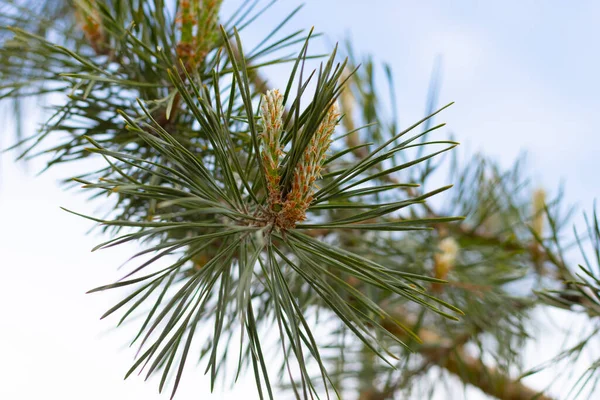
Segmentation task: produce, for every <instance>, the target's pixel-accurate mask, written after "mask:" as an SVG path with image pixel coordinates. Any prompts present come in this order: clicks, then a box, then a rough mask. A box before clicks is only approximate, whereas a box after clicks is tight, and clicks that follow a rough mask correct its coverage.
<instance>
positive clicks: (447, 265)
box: [432, 237, 460, 291]
mask: <svg viewBox="0 0 600 400" xmlns="http://www.w3.org/2000/svg"><path fill="white" fill-rule="evenodd" d="M438 249H439V250H440V252H439V253H436V254H435V255H434V256H433V261H434V275H435V277H436V278H438V279H446V277H447V276H448V273H449V272H450V271H451V270H452V269H453V268H454V265H455V263H456V258H457V257H458V252H459V250H460V248H459V246H458V243H457V242H456V240H454V238H452V237H447V238H445V239H442V240H441V241H440V243H439V244H438ZM432 289H433V290H434V291H440V290H441V285H436V284H434V285H433V287H432Z"/></svg>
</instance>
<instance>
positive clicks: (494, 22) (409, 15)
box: [0, 0, 600, 400]
mask: <svg viewBox="0 0 600 400" xmlns="http://www.w3.org/2000/svg"><path fill="white" fill-rule="evenodd" d="M239 3H240V2H239V1H235V0H224V5H223V15H224V16H226V15H229V14H231V13H232V12H233V10H235V9H236V7H237V6H238V5H239ZM297 4H298V3H297V2H289V1H286V2H284V1H280V2H278V3H277V4H275V5H274V6H273V7H272V8H271V9H270V10H269V11H268V12H267V13H266V14H265V16H264V17H262V18H265V19H272V23H269V24H266V23H265V24H261V23H258V24H252V25H251V26H249V27H248V28H247V29H245V30H244V31H243V32H242V39H243V40H244V42H245V44H246V45H247V46H252V44H255V43H257V42H258V41H259V40H260V39H262V38H263V37H264V35H265V34H267V33H268V32H269V31H270V29H271V28H272V26H273V25H274V24H276V23H277V22H279V21H281V20H282V19H283V18H285V16H286V15H287V14H288V13H289V12H290V11H291V10H292V9H293V8H294V7H295V6H296V5H297ZM599 20H600V2H598V1H592V0H589V1H578V2H568V3H567V2H564V1H541V0H540V1H534V0H531V1H515V0H512V1H504V2H479V1H461V2H456V1H427V2H411V1H392V0H388V1H384V0H373V1H370V2H363V1H358V0H345V1H333V0H326V1H308V2H306V4H305V7H304V8H303V9H302V10H301V11H300V12H299V13H298V14H297V16H296V17H295V18H294V19H293V20H292V21H291V22H290V27H289V29H290V30H296V29H302V28H309V27H311V26H315V29H316V31H317V32H323V33H324V36H323V37H322V38H320V39H318V40H316V41H315V42H314V43H313V44H312V45H311V46H312V50H313V52H315V53H319V52H329V51H330V50H331V49H332V47H333V45H334V44H335V43H336V42H338V41H340V42H343V41H345V40H349V41H350V43H351V44H352V46H353V48H354V51H355V53H356V54H358V55H360V54H371V55H373V56H374V58H375V60H376V61H379V62H387V63H389V65H390V66H391V67H392V69H393V72H394V78H395V85H396V87H395V88H393V89H394V90H395V92H396V95H397V99H398V110H397V111H398V115H399V118H400V124H401V127H406V126H408V125H410V124H412V123H413V122H415V121H416V120H418V119H420V118H422V116H423V115H424V113H425V109H426V103H427V97H428V90H429V85H430V80H431V76H432V71H434V70H436V69H437V70H438V71H439V75H438V76H439V89H440V90H439V98H438V104H439V105H444V104H446V103H448V102H450V101H455V102H456V104H455V105H453V106H452V107H451V108H450V109H448V110H447V111H445V112H444V113H443V115H442V116H441V117H439V118H438V121H439V122H442V121H443V122H447V124H448V125H447V126H448V129H447V131H446V133H447V134H448V135H453V136H454V137H455V139H456V140H457V141H459V142H461V146H460V148H459V151H460V152H461V154H462V155H473V154H475V153H477V152H481V153H483V154H485V155H488V156H491V157H493V158H494V159H496V160H497V161H499V162H500V164H501V165H503V166H506V167H508V166H510V165H512V164H513V162H514V160H515V159H516V158H517V157H518V156H519V155H520V154H521V153H523V152H527V154H528V163H527V171H526V175H528V176H531V178H532V179H533V182H534V184H535V185H536V186H540V187H546V188H548V189H550V190H553V189H555V188H557V187H558V185H559V184H560V183H564V189H565V198H566V201H567V203H570V204H578V205H580V206H581V208H584V209H591V206H592V201H593V199H595V198H598V197H600V185H599V184H598V173H599V171H600V157H599V153H600V138H599V131H598V128H597V126H596V123H597V121H596V119H597V116H598V115H599V113H598V110H600V97H599V96H598V93H600V79H598V71H600V49H599V48H598V38H599V37H600V24H598V21H599ZM287 74H288V71H287V69H286V66H278V67H276V68H272V69H271V72H270V73H269V74H267V75H266V76H267V78H268V81H269V85H270V86H271V87H281V86H283V85H284V82H285V79H286V76H287ZM383 84H384V82H383V81H382V85H383ZM384 89H385V90H387V88H384ZM32 111H33V114H35V113H36V112H35V110H32ZM33 114H32V115H33ZM2 118H3V122H2V128H3V129H2V134H0V147H2V148H6V147H8V146H9V145H10V144H11V143H12V141H13V139H12V138H13V133H12V132H13V130H14V120H13V119H11V112H10V110H3V111H2ZM25 123H26V126H25V128H26V131H30V130H31V129H33V128H34V127H35V124H36V121H35V118H28V119H27V120H26V121H25ZM14 157H15V153H11V152H9V153H4V154H2V155H1V159H0V162H1V171H0V210H1V211H0V212H1V214H0V265H1V266H2V268H1V277H0V312H1V313H2V315H1V317H0V338H1V340H0V359H1V360H2V362H1V363H0V398H1V399H11V400H12V399H42V398H43V399H106V398H115V399H125V398H128V399H141V398H143V399H159V398H166V397H167V394H164V395H162V396H161V395H159V394H158V393H157V388H156V385H155V384H145V383H144V382H143V380H142V379H139V378H138V377H133V378H132V379H129V380H128V381H123V376H124V373H125V372H126V370H127V369H128V368H129V365H130V362H131V360H132V357H133V355H134V352H133V351H132V349H128V348H127V347H126V343H127V340H128V339H130V330H128V328H127V327H124V328H123V329H119V330H115V329H113V327H114V324H113V322H112V321H109V322H106V321H102V322H100V321H98V319H99V316H100V315H102V313H103V312H104V311H105V310H106V309H107V308H108V307H109V306H111V305H112V304H113V303H114V302H115V301H116V300H117V299H118V294H115V293H104V294H100V295H98V294H97V295H85V294H84V293H85V291H86V290H88V289H90V288H92V287H96V286H98V285H99V284H102V283H107V282H110V281H112V280H114V278H115V276H116V275H115V270H116V268H117V267H118V266H119V265H121V264H122V263H123V262H124V261H125V260H127V258H128V257H129V255H130V254H132V250H133V249H132V247H128V246H126V245H125V246H119V247H117V248H113V249H110V250H104V251H102V252H98V253H90V251H89V250H90V249H91V248H92V247H93V246H94V245H95V244H97V243H98V242H100V241H101V238H100V237H99V236H98V234H97V233H93V234H91V235H86V232H87V231H88V230H89V229H90V228H91V224H90V223H89V221H86V220H84V219H82V218H78V217H75V216H73V215H70V214H67V213H65V212H64V211H62V210H60V208H59V206H64V207H67V208H69V209H72V210H76V211H82V212H90V211H93V209H94V207H95V205H94V204H89V203H86V198H85V197H84V196H83V195H81V194H80V193H77V192H76V191H64V190H63V189H62V188H61V187H60V186H59V183H58V181H59V180H60V179H63V178H65V177H67V176H69V175H72V174H73V173H74V172H76V171H72V168H73V167H72V166H70V165H65V166H59V167H57V168H54V169H52V170H50V171H48V172H44V173H43V174H41V175H39V176H38V175H37V173H38V172H39V171H41V169H42V168H43V166H44V160H43V159H35V160H33V161H31V162H28V163H27V164H22V163H19V164H17V163H15V162H14ZM69 169H71V170H69ZM447 183H451V182H447ZM538 314H539V316H538V317H536V321H539V326H538V327H537V329H539V331H540V332H541V335H540V338H541V340H539V341H538V342H537V343H535V344H531V345H530V346H529V347H527V348H524V349H523V351H524V352H525V354H526V360H528V361H527V363H528V364H531V366H534V365H537V364H539V363H541V362H543V361H545V360H547V359H548V358H549V357H551V356H553V355H555V354H556V353H557V352H558V351H559V349H560V347H561V346H562V345H563V343H562V340H563V339H564V337H565V335H564V334H563V335H561V334H560V333H561V332H562V331H563V330H565V329H567V328H573V327H574V326H577V324H580V323H583V322H584V321H583V320H581V321H580V320H578V319H576V318H574V317H572V316H570V315H569V316H568V317H566V315H567V314H563V313H562V312H560V311H556V310H551V311H548V310H546V309H544V310H540V311H539V312H538ZM563 333H564V332H563ZM589 363H590V360H589V359H586V360H583V359H582V360H580V364H581V365H579V363H578V365H576V368H575V369H574V371H573V372H572V373H573V374H577V373H580V372H581V371H582V370H581V368H585V367H586V366H587V365H589ZM578 371H579V372H578ZM556 372H557V371H551V370H550V371H545V372H542V373H540V374H537V375H533V376H531V377H528V378H526V379H525V382H527V383H528V384H529V385H530V386H532V387H535V388H538V389H541V388H543V387H545V386H546V384H547V383H548V380H549V379H553V378H554V376H555V375H554V374H556ZM455 386H456V387H453V388H451V389H452V390H451V393H455V394H456V395H455V396H453V397H452V398H467V399H485V398H486V396H485V395H483V394H481V393H479V392H478V391H477V390H475V389H464V388H463V387H462V386H461V385H460V384H459V383H456V385H455ZM569 389H570V386H569V384H567V383H565V384H564V385H561V384H560V383H559V384H558V385H556V386H555V387H553V389H552V391H551V393H552V394H554V395H555V396H556V397H557V398H563V397H565V396H566V394H567V393H568V392H569ZM208 390H209V389H208V378H207V377H205V376H203V369H202V368H197V369H190V372H188V373H187V375H186V378H185V379H184V384H183V386H182V387H181V389H180V391H179V393H178V395H177V398H178V399H180V400H187V399H196V398H211V399H213V398H214V399H238V398H240V397H242V396H243V397H245V398H248V399H252V398H255V396H256V390H255V388H254V379H253V377H252V376H246V377H242V378H241V381H240V382H238V384H237V385H236V386H235V388H233V389H231V390H229V389H227V388H221V387H218V388H217V390H216V391H215V392H214V393H213V394H212V395H211V396H208V395H207V393H208ZM288 397H289V398H291V394H290V393H285V394H281V395H280V396H278V397H277V398H278V399H279V398H281V399H285V398H288Z"/></svg>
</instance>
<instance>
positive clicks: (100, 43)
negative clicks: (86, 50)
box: [75, 0, 108, 54]
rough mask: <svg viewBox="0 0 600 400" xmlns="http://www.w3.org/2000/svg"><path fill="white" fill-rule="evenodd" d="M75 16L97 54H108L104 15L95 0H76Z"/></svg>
mask: <svg viewBox="0 0 600 400" xmlns="http://www.w3.org/2000/svg"><path fill="white" fill-rule="evenodd" d="M75 17H76V18H77V20H78V22H79V25H80V26H81V29H82V30H83V33H84V35H85V37H86V39H87V40H88V42H89V44H90V46H92V48H93V49H94V51H95V52H96V54H106V53H107V50H108V46H107V45H106V36H105V34H104V29H103V28H102V17H101V16H100V11H99V10H98V4H96V1H95V0H76V1H75Z"/></svg>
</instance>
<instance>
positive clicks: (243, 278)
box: [0, 0, 600, 400]
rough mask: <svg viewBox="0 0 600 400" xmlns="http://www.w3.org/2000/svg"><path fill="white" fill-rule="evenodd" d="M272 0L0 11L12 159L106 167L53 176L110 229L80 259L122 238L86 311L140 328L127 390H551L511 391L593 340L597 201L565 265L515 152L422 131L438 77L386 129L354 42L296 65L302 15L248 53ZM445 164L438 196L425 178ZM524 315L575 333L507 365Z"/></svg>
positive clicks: (429, 125)
mask: <svg viewBox="0 0 600 400" xmlns="http://www.w3.org/2000/svg"><path fill="white" fill-rule="evenodd" d="M270 4H272V3H262V2H260V1H255V2H244V3H243V4H242V5H241V6H240V8H239V9H238V10H237V11H236V12H235V13H234V14H233V15H230V16H224V15H222V13H220V6H221V1H219V0H180V1H163V0H132V1H120V0H73V1H66V0H47V1H42V2H38V1H35V2H34V1H31V2H28V1H16V0H14V1H11V0H3V1H2V2H1V3H0V14H1V15H2V16H0V20H1V23H2V25H3V28H2V31H1V32H2V33H1V34H0V40H1V50H0V61H1V62H0V80H1V82H0V99H2V100H9V101H10V102H11V103H12V105H13V106H14V110H15V111H17V115H18V114H19V113H18V111H19V110H20V109H22V107H23V105H24V104H26V105H28V104H31V101H32V99H40V98H44V99H45V100H46V102H47V103H46V104H47V107H46V109H45V111H44V112H43V118H44V122H43V124H41V125H40V127H39V129H38V130H37V131H36V132H35V134H33V135H32V136H30V137H26V138H23V137H21V139H20V140H19V143H17V145H15V146H14V148H13V151H16V152H18V154H19V158H23V159H27V158H30V157H34V156H39V155H43V156H45V157H46V158H47V159H48V163H47V168H51V167H53V166H54V165H57V164H63V163H73V164H74V165H75V164H76V163H77V162H78V161H81V160H83V159H87V158H94V159H101V160H103V161H104V166H102V167H100V168H99V169H96V170H89V171H80V172H78V174H77V176H74V177H69V179H68V180H67V182H70V184H76V185H77V186H81V187H83V188H84V189H85V191H86V192H87V193H90V197H91V198H94V199H95V200H96V201H97V202H99V203H100V204H101V205H102V207H103V209H104V210H105V211H106V213H105V214H104V215H103V216H87V215H83V214H81V213H79V212H76V211H69V212H71V213H74V214H77V215H81V216H82V217H84V218H88V219H89V220H91V221H93V222H94V223H95V224H96V225H97V226H99V227H100V229H102V230H103V232H105V233H106V234H107V235H109V237H110V239H109V240H107V241H105V242H104V243H101V244H100V245H98V246H97V247H96V248H95V249H94V250H98V249H105V248H110V247H113V246H117V245H120V244H123V243H136V244H137V245H138V246H139V248H140V250H139V252H138V253H137V254H134V255H132V257H131V259H130V261H129V262H128V264H127V265H130V266H129V270H128V272H127V273H126V274H125V275H124V276H122V277H120V278H119V279H118V280H117V281H116V282H114V283H109V284H105V285H103V286H100V287H98V288H96V289H93V290H91V291H90V292H102V291H105V290H118V291H120V292H121V293H122V294H123V300H122V301H120V302H118V303H117V304H115V305H114V306H112V307H111V308H109V309H108V310H107V312H106V313H105V314H104V315H103V316H102V317H103V318H104V317H109V316H111V317H115V316H116V317H117V321H118V322H117V323H118V324H122V323H124V322H126V321H132V323H136V324H138V331H137V334H136V335H135V337H134V338H132V341H131V345H135V346H137V348H138V355H137V357H136V359H135V361H134V363H133V365H132V366H131V368H130V369H129V370H128V372H127V374H126V376H129V375H131V374H132V373H134V372H139V373H142V374H143V375H144V376H145V377H146V378H149V377H151V376H156V377H157V381H158V386H159V390H161V391H162V390H169V392H170V393H171V396H174V395H175V393H176V391H177V389H178V387H179V386H180V385H181V382H182V376H184V372H186V375H191V374H192V373H194V372H193V371H194V368H193V364H195V363H198V362H200V365H202V366H203V367H204V370H203V371H204V372H205V373H206V374H207V375H208V376H209V380H210V383H211V388H214V387H215V385H216V384H218V380H219V378H221V379H223V377H225V376H227V377H228V378H227V379H229V380H230V381H235V380H237V378H238V377H239V376H240V374H242V373H246V372H248V373H251V374H252V375H253V376H254V377H255V380H256V387H257V393H258V396H259V397H260V398H276V397H277V393H279V392H280V391H289V392H290V393H293V395H294V396H295V397H296V398H347V397H348V396H350V397H356V396H358V397H359V398H360V399H364V400H367V399H386V398H393V396H401V398H404V397H406V396H410V395H412V396H415V398H423V397H429V396H432V395H433V394H435V393H437V392H439V391H441V390H444V389H443V385H442V386H440V385H439V378H440V376H441V377H442V378H444V379H447V378H448V377H452V378H451V379H454V380H456V379H458V380H460V381H462V383H464V384H465V385H472V386H475V387H477V388H479V389H480V390H482V391H483V392H484V393H487V394H489V395H490V396H492V397H495V398H500V399H526V398H538V399H549V398H551V397H550V395H549V394H548V393H550V392H551V390H549V391H544V390H545V389H546V388H540V389H541V391H539V392H538V391H537V390H534V389H531V388H529V387H528V386H526V385H525V384H524V383H523V382H522V381H521V379H520V378H525V377H526V376H528V375H531V374H533V373H535V372H537V371H539V370H541V369H542V368H545V367H548V366H550V365H556V363H560V362H562V361H564V360H566V359H568V358H569V357H571V358H572V357H576V356H577V354H580V353H581V352H582V351H583V350H584V349H585V348H586V346H587V345H588V344H589V343H591V341H592V340H593V339H594V338H595V337H597V316H598V314H599V310H600V270H599V269H600V250H599V249H600V230H599V228H598V226H599V222H598V217H597V215H596V213H595V209H594V213H593V215H592V216H591V217H590V216H586V217H585V221H586V229H585V235H584V236H585V238H587V241H586V239H585V238H584V237H583V236H582V235H581V233H579V231H577V230H576V231H575V233H574V235H573V236H574V238H575V245H578V247H579V248H580V250H581V256H582V259H583V263H582V265H581V266H577V268H575V267H573V266H572V265H571V264H570V262H569V261H568V260H569V258H567V256H566V253H565V252H566V251H567V250H568V249H569V248H570V247H572V246H573V243H567V244H565V243H563V242H564V241H565V240H568V239H565V238H568V237H569V235H568V234H565V233H564V231H565V229H568V226H569V224H570V223H571V222H570V216H571V214H572V210H571V209H567V211H566V212H565V207H564V205H563V201H562V197H561V193H560V192H559V194H558V195H557V196H556V197H555V198H552V199H547V198H546V197H547V195H546V192H544V191H543V190H539V189H537V190H536V188H535V187H533V185H532V184H531V183H530V182H529V181H528V180H527V179H526V178H525V177H523V176H522V171H523V168H522V160H519V161H518V162H517V163H515V165H514V167H513V168H511V169H509V170H502V169H501V168H500V167H499V166H498V165H497V164H496V163H494V162H493V161H491V160H489V159H487V158H485V157H484V156H480V155H476V156H474V157H470V158H469V159H468V161H467V162H463V161H461V159H460V157H459V156H458V154H457V152H456V150H454V148H455V147H456V146H457V144H458V143H456V142H455V141H453V140H449V139H446V138H445V137H444V134H443V133H440V132H441V131H442V128H443V127H444V124H436V123H435V118H437V117H439V116H443V111H444V110H445V109H446V108H447V107H448V106H449V105H447V106H444V107H441V108H439V109H436V97H437V95H436V90H437V84H436V81H435V79H434V80H433V81H432V87H431V89H430V99H429V101H428V105H427V109H428V110H427V113H426V116H425V117H424V118H423V119H422V120H420V121H418V122H416V123H414V124H412V125H410V126H409V127H408V128H406V129H400V128H399V127H400V122H399V120H398V117H397V114H396V100H395V97H394V93H393V92H392V93H385V94H381V93H380V90H379V89H378V88H379V86H378V84H377V82H378V79H379V77H378V76H379V75H378V74H380V73H381V72H383V76H384V78H385V79H387V82H388V86H389V87H393V74H392V72H391V69H390V68H389V67H388V66H384V67H383V68H379V67H378V66H377V65H376V64H375V63H374V62H373V61H372V60H371V59H370V58H366V59H363V60H360V61H362V65H360V66H359V63H360V62H359V60H358V58H357V56H356V55H355V54H354V52H353V50H352V48H351V46H347V47H346V48H345V49H344V50H340V49H338V48H337V47H335V48H333V49H332V51H331V54H328V55H319V54H312V53H311V50H310V49H311V46H310V44H311V42H312V41H313V40H314V39H315V38H316V37H317V36H318V34H315V33H314V32H313V31H312V30H309V31H296V32H291V33H286V29H287V28H286V24H287V23H288V22H289V21H290V19H291V18H293V17H294V16H295V14H296V13H297V12H298V10H299V8H296V9H293V10H291V13H290V14H289V16H288V17H287V18H286V19H285V20H284V21H282V22H281V23H276V24H273V29H272V31H271V32H270V33H269V34H268V35H267V36H266V37H265V38H264V40H262V41H260V43H259V44H258V45H257V46H255V47H254V48H252V49H248V48H246V47H245V46H244V40H243V36H244V29H245V28H246V27H248V26H249V25H251V24H254V23H265V19H264V18H263V17H264V13H265V12H268V9H269V7H270ZM342 53H345V55H344V54H342ZM276 64H281V65H282V66H285V67H286V68H287V70H288V72H289V79H288V80H287V84H286V85H285V86H284V87H280V88H270V87H268V85H267V83H266V81H265V80H264V78H263V75H262V74H263V69H264V68H266V67H268V66H271V65H276ZM313 68H314V69H313ZM434 77H435V76H434ZM386 110H391V111H386ZM438 114H439V115H438ZM448 165H449V166H450V175H449V177H448V179H446V180H447V181H448V182H452V183H454V187H453V188H452V189H451V190H448V189H450V187H451V186H450V185H448V186H443V187H434V188H431V187H430V181H431V177H432V176H434V175H436V174H437V175H439V173H440V172H439V171H440V170H441V166H448ZM442 192H444V193H443V194H442ZM438 198H441V199H443V200H439V201H436V199H438ZM565 227H566V228H565ZM590 244H591V246H590ZM586 246H587V247H586ZM588 247H589V248H591V250H589V249H588ZM540 304H549V305H551V306H556V307H561V308H564V309H567V310H570V311H572V312H583V313H586V314H587V315H588V316H589V321H590V326H593V327H595V328H594V329H592V330H591V331H590V332H591V333H589V334H587V335H586V336H585V337H583V339H582V341H581V342H580V343H579V344H578V345H577V346H575V347H573V348H567V349H565V350H564V351H562V352H561V353H560V354H557V356H556V357H555V358H554V359H551V360H549V361H548V363H547V364H544V365H541V366H539V367H538V368H534V369H532V370H526V369H525V367H524V365H525V363H524V360H523V358H522V354H521V349H522V347H523V346H524V344H525V343H526V342H527V341H528V340H529V339H530V338H531V329H530V328H531V323H532V318H533V317H532V311H533V310H534V309H535V308H536V307H539V306H540ZM273 359H275V360H277V362H279V363H280V367H279V368H277V367H276V368H273V366H274V364H273V362H272V360H273ZM490 362H491V364H490ZM598 367H599V364H598V362H597V363H595V364H594V365H592V366H591V367H590V369H589V370H588V372H586V374H585V375H584V376H583V377H581V378H580V379H579V380H577V381H576V382H575V384H574V386H575V388H574V391H573V394H574V395H577V394H580V393H584V391H585V390H586V388H588V390H589V387H590V385H595V383H596V382H597V380H598V378H599V374H598V372H597V369H598ZM436 371H437V372H436ZM440 371H444V372H440ZM519 375H520V377H519ZM550 389H551V388H550Z"/></svg>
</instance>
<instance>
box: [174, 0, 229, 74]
mask: <svg viewBox="0 0 600 400" xmlns="http://www.w3.org/2000/svg"><path fill="white" fill-rule="evenodd" d="M221 1H222V0H180V1H179V15H178V17H177V22H178V24H179V30H180V32H181V36H180V39H179V43H178V44H177V56H178V57H179V58H181V59H182V60H183V62H184V63H185V64H186V65H188V66H189V67H192V68H193V67H195V66H197V65H199V64H201V63H202V62H203V61H204V59H205V58H206V55H207V54H208V53H209V52H210V51H211V50H212V48H213V47H214V44H215V42H216V41H217V39H218V36H219V35H218V18H219V9H220V8H221Z"/></svg>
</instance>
